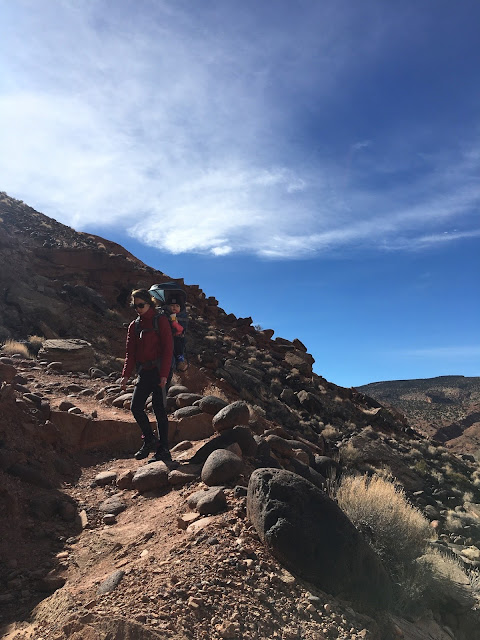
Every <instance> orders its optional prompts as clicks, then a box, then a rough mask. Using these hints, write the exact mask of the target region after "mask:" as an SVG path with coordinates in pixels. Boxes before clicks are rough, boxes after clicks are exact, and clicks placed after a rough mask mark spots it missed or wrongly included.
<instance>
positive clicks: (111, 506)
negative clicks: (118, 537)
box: [98, 494, 127, 515]
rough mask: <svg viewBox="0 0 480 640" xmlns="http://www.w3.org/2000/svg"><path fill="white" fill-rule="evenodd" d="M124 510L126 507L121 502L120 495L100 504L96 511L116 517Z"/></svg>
mask: <svg viewBox="0 0 480 640" xmlns="http://www.w3.org/2000/svg"><path fill="white" fill-rule="evenodd" d="M126 508H127V505H126V504H125V503H124V502H123V500H122V496H121V494H116V495H113V496H111V497H110V498H107V499H106V500H104V501H103V502H102V503H100V505H99V507H98V510H99V511H102V512H103V513H113V514H114V515H118V514H119V513H121V512H122V511H125V509H126Z"/></svg>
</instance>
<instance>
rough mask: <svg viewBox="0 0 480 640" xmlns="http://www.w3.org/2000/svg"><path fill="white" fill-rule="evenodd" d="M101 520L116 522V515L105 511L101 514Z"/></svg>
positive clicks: (109, 522)
mask: <svg viewBox="0 0 480 640" xmlns="http://www.w3.org/2000/svg"><path fill="white" fill-rule="evenodd" d="M103 522H104V523H105V524H116V522H117V517H116V515H115V514H114V513H106V514H105V515H104V516H103Z"/></svg>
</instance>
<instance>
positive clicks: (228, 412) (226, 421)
mask: <svg viewBox="0 0 480 640" xmlns="http://www.w3.org/2000/svg"><path fill="white" fill-rule="evenodd" d="M249 420H250V411H249V409H248V405H247V403H246V402H243V400H237V402H232V403H231V404H229V405H227V406H226V407H224V408H223V409H221V410H220V411H219V412H218V413H217V414H215V415H214V416H213V420H212V426H213V428H214V430H215V431H225V430H226V429H232V428H233V427H236V426H237V425H239V424H248V421H249Z"/></svg>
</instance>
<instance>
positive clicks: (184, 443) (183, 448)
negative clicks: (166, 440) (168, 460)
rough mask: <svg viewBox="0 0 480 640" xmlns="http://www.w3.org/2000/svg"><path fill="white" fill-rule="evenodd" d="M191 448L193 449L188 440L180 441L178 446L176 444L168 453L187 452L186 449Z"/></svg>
mask: <svg viewBox="0 0 480 640" xmlns="http://www.w3.org/2000/svg"><path fill="white" fill-rule="evenodd" d="M192 447H193V444H192V443H191V442H190V440H182V442H179V443H178V444H176V445H175V446H174V447H172V448H171V449H170V453H177V452H179V451H187V449H191V448H192Z"/></svg>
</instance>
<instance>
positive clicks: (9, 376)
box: [0, 358, 17, 384]
mask: <svg viewBox="0 0 480 640" xmlns="http://www.w3.org/2000/svg"><path fill="white" fill-rule="evenodd" d="M5 360H8V358H0V382H6V383H7V384H11V383H12V382H13V379H14V378H15V375H16V373H17V370H16V369H15V367H14V366H12V365H11V364H9V363H8V362H5Z"/></svg>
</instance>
